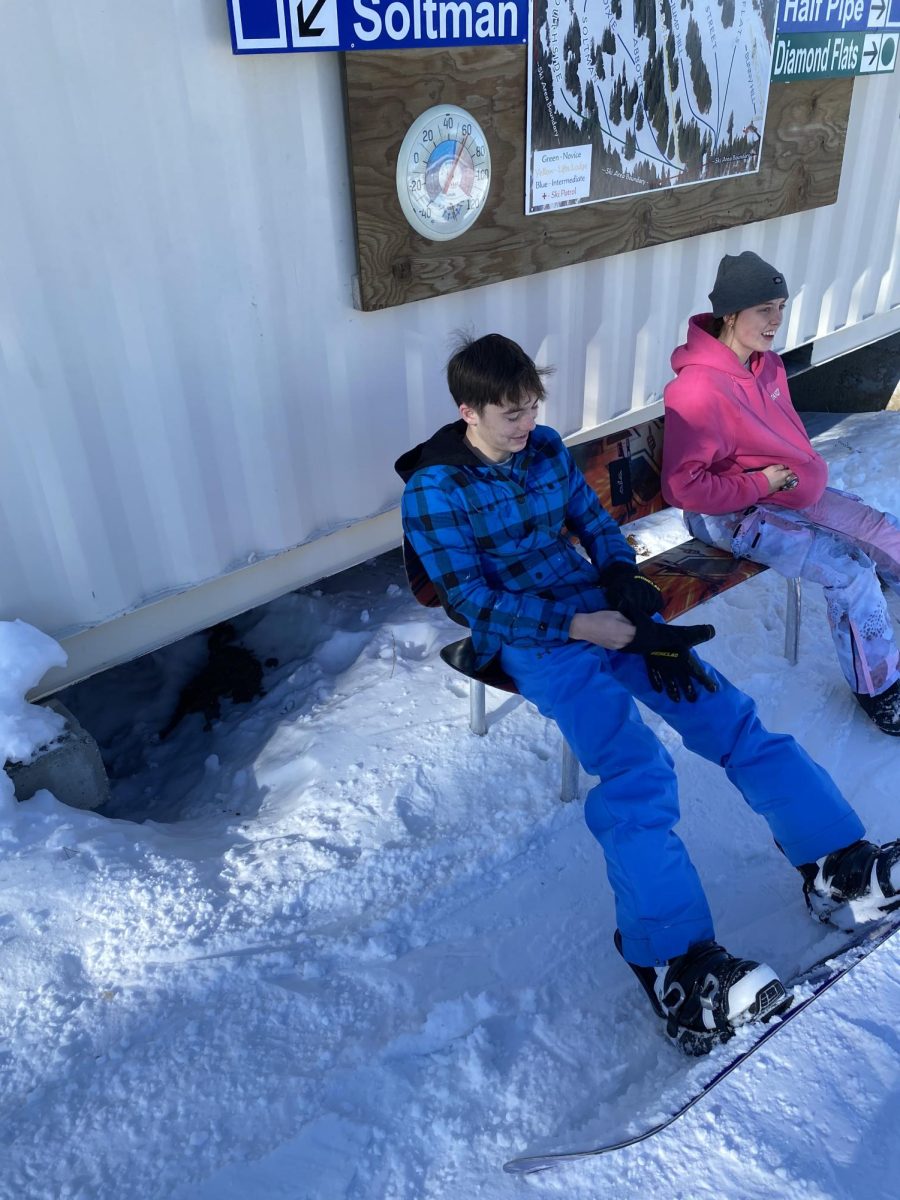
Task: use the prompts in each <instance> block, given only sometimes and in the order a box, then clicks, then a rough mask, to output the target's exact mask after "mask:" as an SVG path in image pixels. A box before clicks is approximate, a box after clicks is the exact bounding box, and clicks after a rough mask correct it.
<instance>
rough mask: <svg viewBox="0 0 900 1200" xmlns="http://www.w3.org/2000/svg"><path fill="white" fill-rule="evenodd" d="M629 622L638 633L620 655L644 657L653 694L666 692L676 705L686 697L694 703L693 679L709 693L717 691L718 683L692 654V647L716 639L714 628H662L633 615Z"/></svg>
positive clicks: (687, 626)
mask: <svg viewBox="0 0 900 1200" xmlns="http://www.w3.org/2000/svg"><path fill="white" fill-rule="evenodd" d="M629 620H630V621H631V622H632V624H633V625H634V626H635V627H636V629H637V632H636V633H635V635H634V637H633V638H632V639H631V641H630V642H629V643H628V645H627V646H623V647H622V649H621V651H620V653H621V654H643V656H644V661H645V663H646V664H647V675H648V676H649V678H650V684H651V686H652V688H653V690H654V691H656V692H665V693H666V695H667V696H668V697H669V699H670V700H675V701H676V702H677V701H679V700H680V699H681V697H682V696H683V697H684V698H685V700H688V701H690V703H691V704H693V702H694V701H695V700H696V699H697V695H698V693H697V689H696V687H695V686H694V680H696V681H697V682H698V683H701V684H702V685H703V687H705V688H706V690H707V691H708V692H715V691H717V690H718V684H717V683H716V681H715V680H714V679H713V677H712V676H711V675H710V674H708V672H707V671H705V670H704V669H703V665H702V664H701V662H700V660H699V658H697V656H696V654H692V653H691V647H692V646H699V645H700V643H701V642H708V641H709V639H710V638H713V637H715V636H716V631H715V629H714V628H713V626H712V625H663V624H662V622H660V621H651V620H649V618H647V617H641V616H631V617H629Z"/></svg>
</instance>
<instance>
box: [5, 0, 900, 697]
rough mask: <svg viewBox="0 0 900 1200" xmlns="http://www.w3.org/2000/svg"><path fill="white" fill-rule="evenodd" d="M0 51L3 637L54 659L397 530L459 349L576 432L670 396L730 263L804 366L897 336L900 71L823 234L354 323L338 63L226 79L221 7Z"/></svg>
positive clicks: (173, 1)
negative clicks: (471, 338)
mask: <svg viewBox="0 0 900 1200" xmlns="http://www.w3.org/2000/svg"><path fill="white" fill-rule="evenodd" d="M0 39H2V44H3V52H4V62H3V71H2V73H0V104H2V109H3V112H4V113H5V114H6V116H5V119H4V121H3V122H2V124H0V163H2V175H0V229H2V239H0V403H2V406H3V417H4V420H3V428H4V436H3V437H2V439H0V562H2V565H3V570H2V576H0V617H2V618H11V617H16V616H21V617H23V618H24V619H26V620H28V621H31V622H33V623H34V624H36V625H39V626H41V627H42V628H44V629H45V630H47V631H48V632H50V633H52V634H54V635H55V636H58V637H66V636H67V635H71V634H73V633H75V632H76V631H78V630H82V629H88V628H90V627H92V626H96V625H98V624H100V623H102V622H106V621H109V620H110V619H111V618H113V617H116V616H118V615H119V614H123V613H128V612H131V611H133V610H135V609H142V606H145V605H148V603H149V602H151V601H157V600H159V599H160V598H161V597H166V596H170V595H171V596H175V595H179V594H183V593H184V592H185V591H186V590H187V589H192V588H196V587H197V586H198V585H201V584H204V583H205V582H207V581H215V580H221V579H222V578H223V577H225V576H226V575H227V574H228V573H230V572H233V571H235V570H236V568H239V567H244V566H246V565H247V564H248V563H253V562H260V563H261V564H263V565H264V564H265V563H266V562H270V563H271V562H272V561H274V559H273V556H277V555H279V554H281V553H282V552H284V551H285V550H288V549H289V548H291V547H297V546H299V545H301V544H308V545H315V544H317V543H318V542H320V541H322V540H323V535H325V534H327V533H329V531H333V530H336V529H341V528H343V527H345V526H348V525H350V524H351V523H354V522H359V521H361V520H362V519H363V518H367V517H370V516H372V515H374V514H378V513H383V512H386V511H388V510H391V509H392V508H393V507H394V506H395V505H396V502H397V500H398V496H399V481H398V480H397V479H396V478H395V476H394V474H393V471H392V463H393V460H394V458H395V457H396V456H397V454H399V453H400V452H401V451H402V450H404V449H406V448H407V447H408V446H409V445H411V444H412V443H414V442H415V441H418V440H420V439H422V438H423V437H425V436H426V435H427V434H428V433H430V432H431V431H432V429H433V428H435V427H436V426H437V425H438V424H439V423H441V422H443V421H445V420H448V419H451V417H452V415H453V411H452V405H451V402H450V400H449V397H448V396H447V393H446V390H445V388H444V385H443V380H442V364H443V362H444V360H445V358H446V355H447V348H448V336H449V334H450V333H451V331H452V330H454V329H456V328H459V327H464V326H465V327H469V328H471V329H473V330H474V331H476V332H487V331H488V330H492V329H497V330H501V331H502V332H505V333H507V334H509V335H510V336H512V337H514V338H516V339H517V340H519V341H521V342H522V343H523V345H525V347H526V348H527V349H528V350H529V351H531V352H532V353H534V354H536V355H537V356H538V357H539V359H541V360H542V361H546V362H553V363H555V364H556V368H557V370H556V374H555V376H554V377H553V381H552V385H551V401H550V403H549V405H548V407H547V417H546V419H547V420H548V421H549V422H551V423H553V424H555V425H557V426H558V427H559V428H560V429H561V430H562V431H564V432H565V433H573V432H575V431H578V430H579V429H584V428H593V427H595V426H597V425H599V424H602V423H603V422H605V421H608V420H610V419H611V418H614V417H616V416H617V415H619V414H622V413H623V412H627V411H628V410H629V409H631V408H633V407H640V406H643V405H645V404H647V403H649V402H652V401H653V400H654V399H655V398H657V396H658V394H659V392H660V391H661V389H662V387H663V385H664V384H665V382H666V380H667V378H668V356H669V352H670V350H671V348H672V346H673V345H674V344H675V343H676V342H677V341H678V340H679V339H680V338H681V336H682V334H683V331H684V326H685V322H686V319H687V317H688V315H689V314H690V312H692V311H695V310H697V309H699V308H702V307H703V306H704V304H705V295H706V292H707V291H708V290H709V287H710V286H711V283H712V279H713V276H714V274H715V268H716V264H717V262H718V259H719V257H720V255H721V254H722V253H723V252H725V251H730V252H736V251H738V250H740V249H747V248H749V249H754V250H757V251H758V252H759V253H761V254H763V255H764V256H765V257H767V258H769V259H770V260H772V261H774V262H776V263H777V264H778V266H779V267H780V268H781V269H782V270H783V271H784V272H785V274H786V276H787V279H788V282H789V284H790V286H791V288H792V292H793V300H792V303H791V307H790V316H789V320H788V322H787V325H786V330H785V342H786V344H787V345H788V346H791V345H797V344H799V343H801V342H805V341H809V340H810V339H813V338H822V337H823V336H825V335H828V334H830V333H832V331H834V330H840V329H843V328H845V327H850V329H851V332H850V333H849V334H848V344H852V343H856V344H861V343H862V342H864V341H866V340H870V339H871V338H873V337H876V336H880V335H882V334H884V333H887V332H889V331H891V330H893V329H896V328H898V326H900V307H898V306H900V244H898V236H900V235H898V228H897V203H898V196H900V129H898V121H897V117H898V107H900V87H898V84H900V76H887V77H885V76H882V77H878V78H870V79H863V80H858V81H857V83H856V87H855V93H854V101H853V109H852V114H851V126H850V132H849V136H848V140H847V150H846V155H845V165H844V173H843V178H842V183H841V192H840V197H839V200H838V203H837V204H836V205H835V206H833V207H832V208H829V209H824V210H819V211H817V212H814V213H808V214H798V215H796V216H792V217H787V218H783V219H780V220H773V221H768V222H764V223H760V224H755V225H751V226H748V227H746V228H745V229H739V230H732V231H730V232H729V233H726V234H718V235H708V236H705V237H702V238H693V239H689V240H686V241H682V242H676V243H672V244H670V245H668V246H662V247H656V248H653V249H649V250H642V251H637V252H634V253H628V254H623V255H620V256H617V257H615V258H611V259H606V260H603V261H600V262H595V263H590V264H584V265H579V266H573V267H567V268H563V269H560V270H557V271H553V272H548V273H546V274H542V275H538V276H535V277H533V278H529V279H522V280H514V281H510V282H507V283H502V284H494V285H491V286H488V287H484V288H480V289H477V290H474V291H469V292H463V293H459V294H457V295H454V296H449V297H444V298H440V299H434V300H429V301H424V302H421V303H418V304H414V305H409V306H404V307H402V308H397V309H393V310H389V311H387V312H382V313H360V312H357V311H355V310H354V309H353V307H352V301H351V295H352V275H353V272H354V266H355V262H354V246H353V228H352V219H351V205H350V191H349V180H348V172H347V165H346V152H345V138H344V129H343V112H342V97H341V89H340V82H339V72H338V62H337V58H336V56H335V55H332V54H325V55H261V56H247V57H234V56H233V55H232V54H231V49H230V41H229V34H228V23H227V14H226V6H225V0H157V2H156V3H155V4H153V5H141V4H137V3H134V2H132V0H127V2H125V3H120V4H110V3H108V0H82V2H81V3H80V4H79V5H77V6H71V5H63V4H59V3H58V2H52V0H29V3H27V4H23V3H18V4H13V5H10V4H7V5H4V6H3V10H2V13H0ZM495 186H503V182H502V181H500V180H498V181H497V183H496V184H495ZM515 186H520V183H516V184H515ZM598 219H602V212H601V210H600V209H598ZM843 348H846V346H844V347H843ZM360 528H361V529H363V536H362V538H361V539H359V538H358V539H357V540H356V541H355V542H353V543H352V545H353V549H352V550H351V549H349V547H350V545H351V542H350V541H347V542H346V543H345V545H346V546H347V547H348V549H346V550H345V551H344V553H346V554H352V555H353V556H355V557H356V558H359V557H361V556H363V555H364V554H365V553H366V552H367V550H370V551H372V552H374V551H375V550H377V549H380V548H381V546H380V544H378V541H379V539H382V540H383V538H384V536H385V534H384V528H385V527H384V525H383V524H382V525H379V526H378V528H379V530H380V532H379V534H378V536H377V538H376V537H375V536H374V535H373V538H372V541H371V544H369V545H368V546H367V545H366V535H365V532H364V529H365V528H366V527H362V526H361V527H360ZM372 528H373V529H374V528H375V526H374V525H373V526H372ZM296 553H297V552H294V557H292V558H291V559H290V560H289V561H290V562H291V563H292V564H293V563H296V564H297V565H296V567H293V566H292V568H291V569H292V570H293V571H294V575H293V576H291V577H290V578H293V579H295V581H296V582H301V581H303V580H304V578H310V577H312V576H311V575H310V571H311V570H314V569H315V568H314V567H311V566H310V565H306V566H304V565H303V562H304V561H305V560H303V559H302V557H297V556H296ZM284 561H288V560H284ZM312 561H313V560H312V559H310V560H308V562H309V563H312ZM330 561H331V567H332V569H335V567H334V564H335V562H337V564H338V565H349V559H348V561H347V562H346V563H343V562H342V561H341V560H340V558H339V557H338V558H337V559H335V558H333V557H332V559H331V560H330ZM254 570H256V568H254ZM251 576H252V573H251ZM251 576H247V577H246V578H245V580H244V584H243V588H242V592H241V595H242V597H243V600H242V602H245V601H246V600H247V598H248V597H249V598H250V599H252V598H253V597H254V596H256V597H258V598H259V599H262V598H264V597H265V596H266V595H267V594H269V593H271V591H272V589H273V586H274V585H273V583H272V580H271V577H269V578H268V579H267V577H266V575H265V572H264V571H262V570H260V571H259V574H258V579H259V583H258V585H257V586H256V590H255V591H254V585H253V584H252V583H250V584H248V583H247V579H248V578H251ZM252 577H253V578H256V576H252ZM290 578H289V579H288V580H287V581H286V579H285V576H284V571H282V573H281V576H280V577H279V583H278V587H281V588H283V587H284V586H289V583H290ZM199 594H202V593H199ZM224 607H227V602H226V603H224ZM214 609H215V605H214V604H207V606H206V610H207V611H206V613H205V615H206V616H207V617H209V618H210V619H211V618H213V617H214V616H216V615H218V614H217V613H216V612H215V611H214ZM146 611H148V612H150V611H159V605H154V606H153V607H152V609H147V610H146ZM203 616H204V612H203V605H202V602H201V606H200V610H198V609H197V608H196V606H195V608H194V609H193V615H192V616H191V617H190V618H187V617H182V618H177V619H176V620H175V621H174V623H173V622H172V621H171V620H170V622H169V624H168V626H167V634H166V636H172V635H173V634H174V633H175V632H178V631H179V628H180V626H184V627H185V628H186V627H187V624H188V623H191V622H193V623H202V619H203ZM179 622H180V625H179ZM160 629H162V626H160ZM154 637H155V639H156V640H157V641H159V640H162V638H163V634H162V633H160V632H159V631H157V633H156V634H155V635H148V634H147V633H146V631H144V632H143V633H141V634H139V635H138V634H135V636H134V637H133V638H132V640H131V642H130V643H129V644H128V645H126V647H125V649H124V651H119V652H117V653H118V656H119V657H121V656H122V655H123V653H124V654H127V653H128V648H129V646H130V650H131V652H137V651H139V650H142V649H146V648H147V646H148V645H149V644H150V643H151V642H152V641H153V639H154ZM91 644H92V645H93V646H94V647H95V649H94V650H92V651H91V652H90V653H88V654H87V656H86V657H84V658H83V660H82V662H81V664H80V665H79V667H78V668H77V670H78V672H80V673H85V672H86V671H88V670H92V669H96V667H97V666H99V665H101V661H102V660H103V658H104V652H103V651H102V649H96V647H97V646H98V645H99V644H100V643H98V641H97V640H96V639H95V640H94V641H93V642H92V643H91Z"/></svg>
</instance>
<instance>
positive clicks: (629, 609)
mask: <svg viewBox="0 0 900 1200" xmlns="http://www.w3.org/2000/svg"><path fill="white" fill-rule="evenodd" d="M600 586H601V587H602V588H603V590H604V592H606V598H607V600H609V605H610V608H614V609H617V610H618V612H620V613H623V614H624V615H625V616H626V617H627V618H628V620H629V621H632V620H633V619H634V618H633V616H632V614H633V613H636V614H638V615H640V614H641V613H643V614H644V615H645V616H648V617H652V616H653V614H654V613H658V612H662V608H663V605H664V604H665V602H666V601H665V598H664V596H663V594H662V592H661V591H660V590H659V588H658V587H657V586H656V584H655V583H652V582H651V581H650V580H649V579H648V578H647V577H646V575H642V574H641V573H640V571H639V570H638V569H637V567H634V566H631V565H630V564H629V563H623V562H617V563H611V564H610V566H608V567H607V568H606V569H605V570H604V571H602V572H601V573H600Z"/></svg>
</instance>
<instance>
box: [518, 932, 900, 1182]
mask: <svg viewBox="0 0 900 1200" xmlns="http://www.w3.org/2000/svg"><path fill="white" fill-rule="evenodd" d="M898 929H900V915H897V914H894V915H892V916H891V917H890V918H887V919H885V920H883V921H877V922H872V923H871V924H869V925H864V926H862V927H861V928H860V929H859V930H857V931H855V932H854V934H853V935H852V936H851V937H850V939H849V941H847V942H845V943H844V945H843V946H841V947H839V948H838V949H837V950H835V951H832V952H831V953H830V954H828V955H826V956H825V957H823V958H820V959H817V960H816V961H815V962H814V963H813V964H812V965H811V966H808V967H805V968H804V969H803V970H802V971H801V972H800V973H799V974H797V975H795V976H794V977H793V978H792V979H790V980H789V981H788V982H787V983H786V985H785V986H786V988H787V990H788V992H794V993H795V1000H794V1003H793V1005H792V1006H791V1007H790V1008H789V1009H787V1010H786V1011H785V1012H783V1013H781V1015H780V1016H777V1017H773V1018H772V1020H771V1022H770V1023H769V1024H767V1025H749V1026H746V1027H745V1029H744V1030H741V1031H740V1034H739V1035H738V1036H739V1037H741V1040H743V1038H744V1036H745V1034H746V1033H747V1032H749V1031H751V1030H752V1031H753V1032H756V1031H757V1030H758V1031H759V1036H758V1037H756V1038H755V1040H754V1041H753V1042H752V1043H751V1044H750V1045H749V1046H746V1047H745V1048H744V1049H742V1050H739V1051H738V1052H737V1053H731V1054H730V1055H729V1045H730V1044H729V1043H728V1042H726V1043H724V1044H723V1045H721V1046H719V1047H717V1050H716V1051H714V1052H713V1056H712V1057H713V1059H714V1062H712V1063H710V1068H711V1069H710V1075H709V1078H708V1079H707V1080H706V1081H705V1082H704V1083H702V1084H701V1085H700V1086H699V1087H698V1088H697V1090H696V1091H694V1092H693V1093H692V1094H691V1095H690V1096H689V1097H688V1098H687V1099H686V1100H685V1101H684V1102H683V1103H681V1104H679V1105H678V1106H677V1107H674V1108H673V1109H672V1111H671V1112H669V1113H668V1114H666V1116H664V1117H662V1118H661V1119H660V1120H658V1121H655V1122H653V1123H652V1124H647V1125H645V1126H644V1127H643V1128H640V1129H638V1131H637V1132H636V1133H633V1134H631V1135H630V1136H628V1137H625V1138H622V1139H620V1140H618V1141H611V1142H607V1143H605V1144H601V1145H599V1146H589V1147H585V1148H583V1149H579V1150H559V1151H552V1152H549V1153H546V1154H525V1155H521V1156H520V1157H518V1158H512V1159H510V1160H509V1162H507V1163H504V1164H503V1169H504V1171H507V1172H508V1173H509V1174H511V1175H532V1174H534V1173H535V1172H537V1171H547V1170H549V1169H550V1168H551V1167H555V1166H557V1165H559V1164H560V1163H567V1162H578V1161H580V1160H581V1159H586V1158H598V1157H599V1156H600V1155H602V1154H611V1153H612V1152H613V1151H614V1150H624V1149H625V1148H626V1147H628V1146H636V1145H637V1144H638V1143H639V1142H644V1141H646V1140H647V1139H648V1138H652V1137H655V1136H656V1134H658V1133H662V1131H663V1130H664V1129H668V1128H669V1127H670V1126H671V1125H674V1124H675V1122H676V1121H678V1120H679V1119H680V1118H681V1117H683V1116H684V1114H685V1113H686V1112H688V1111H689V1110H690V1109H692V1108H693V1107H694V1105H695V1104H698V1103H699V1102H700V1101H701V1100H702V1099H703V1098H704V1097H705V1096H708V1095H709V1093H710V1092H711V1091H712V1090H713V1088H715V1087H717V1086H718V1085H719V1084H720V1083H721V1082H722V1080H723V1079H727V1078H728V1076H729V1075H730V1074H731V1073H732V1071H736V1070H737V1069H738V1067H740V1066H743V1064H744V1063H745V1062H746V1061H747V1059H748V1058H750V1056H751V1055H752V1054H755V1053H756V1051H757V1050H759V1049H760V1047H761V1046H764V1045H765V1044H766V1043H767V1042H768V1041H770V1040H771V1039H772V1038H773V1037H776V1036H777V1035H778V1033H780V1031H781V1030H782V1029H784V1028H785V1026H787V1025H790V1023H791V1022H792V1021H796V1020H797V1018H798V1017H799V1016H800V1015H801V1014H802V1013H804V1012H805V1011H806V1010H807V1009H808V1008H809V1006H810V1005H811V1004H814V1003H815V1002H816V1000H818V998H819V997H820V996H822V995H824V994H825V992H827V991H828V989H829V988H830V987H833V985H834V984H836V983H837V982H838V981H839V980H841V979H843V978H844V976H845V975H847V974H849V972H850V971H852V970H853V968H854V967H855V966H857V965H858V964H859V963H861V962H862V961H863V960H864V959H865V958H868V956H869V955H870V954H871V953H872V952H873V951H874V950H877V949H878V947H879V946H883V945H884V943H885V942H886V941H888V940H889V939H890V938H892V937H893V936H894V934H895V933H896V932H897V931H898ZM798 990H801V991H802V993H803V995H802V996H800V997H797V996H796V993H797V991H798ZM723 1056H724V1058H723ZM692 1061H696V1060H692Z"/></svg>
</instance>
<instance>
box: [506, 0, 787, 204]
mask: <svg viewBox="0 0 900 1200" xmlns="http://www.w3.org/2000/svg"><path fill="white" fill-rule="evenodd" d="M776 11H777V2H776V0H533V2H532V19H531V27H530V36H531V46H530V53H529V58H528V75H529V78H528V145H527V156H526V195H525V211H526V213H539V212H548V211H551V210H553V209H559V208H567V207H570V206H572V205H580V204H592V203H596V202H597V201H600V200H611V199H614V198H617V197H621V196H630V195H635V194H639V193H643V192H647V191H650V190H652V189H657V188H673V187H680V186H682V185H684V184H690V183H700V182H704V181H708V180H714V179H721V178H723V177H724V176H729V175H744V174H749V173H752V172H755V171H757V170H758V168H759V160H760V152H761V148H762V136H763V128H764V124H765V116H766V104H767V100H768V92H769V77H770V74H771V64H772V40H773V36H774V29H775V16H776Z"/></svg>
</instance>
